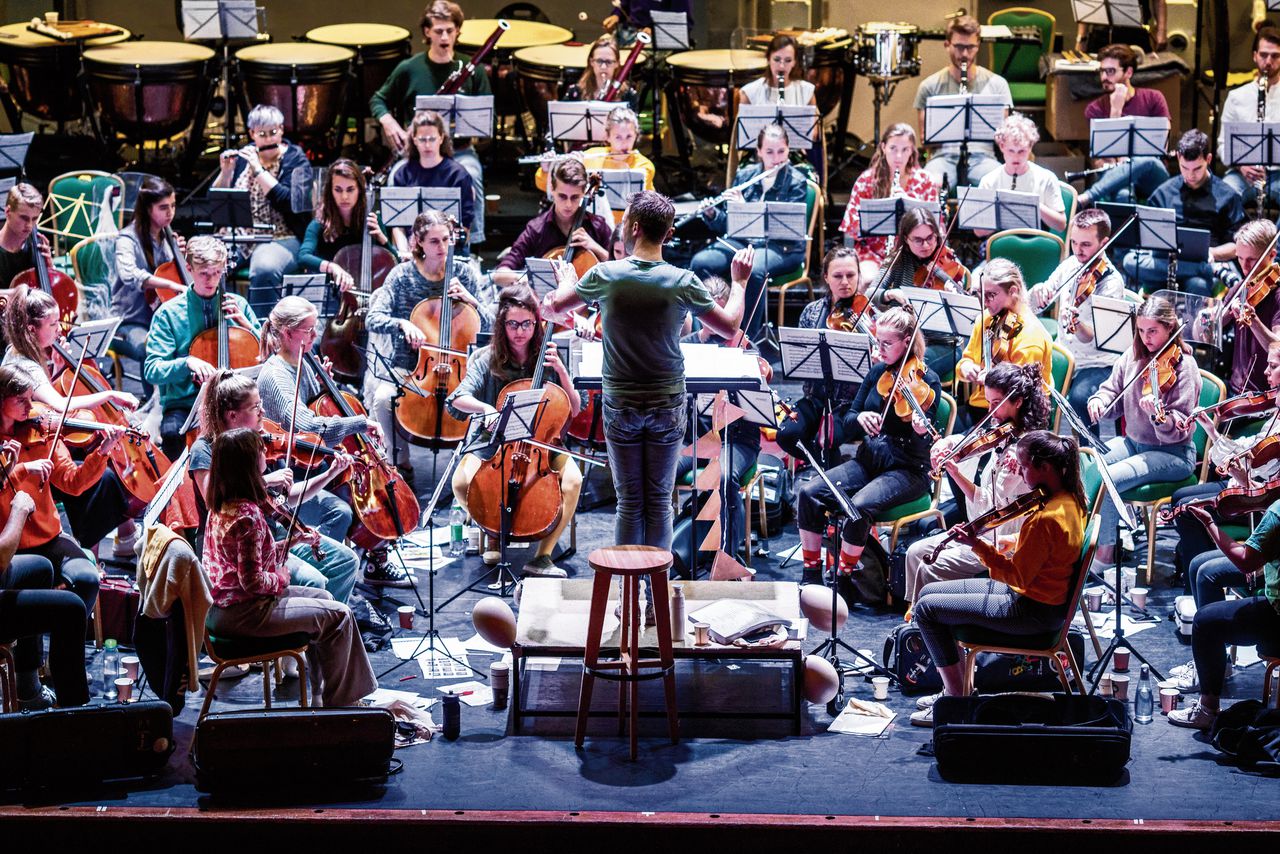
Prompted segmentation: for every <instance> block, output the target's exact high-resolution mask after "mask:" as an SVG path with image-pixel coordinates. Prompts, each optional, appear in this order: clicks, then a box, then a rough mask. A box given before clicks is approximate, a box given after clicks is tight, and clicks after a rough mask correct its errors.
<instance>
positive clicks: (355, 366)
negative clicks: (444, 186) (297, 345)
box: [320, 169, 396, 383]
mask: <svg viewBox="0 0 1280 854" xmlns="http://www.w3.org/2000/svg"><path fill="white" fill-rule="evenodd" d="M364 174H365V180H366V181H368V183H369V187H370V190H371V194H370V199H371V201H370V203H369V205H368V209H367V210H366V211H365V220H366V221H365V222H364V223H362V225H363V227H364V236H363V237H362V238H361V239H360V244H359V245H358V246H357V245H355V244H352V245H351V246H344V247H342V248H341V249H339V250H338V252H337V254H335V255H334V256H333V263H335V264H337V265H338V266H339V267H341V268H342V269H344V270H359V271H360V272H359V274H358V275H357V276H355V280H356V283H355V287H353V288H352V289H351V290H349V291H347V292H346V293H344V294H342V295H341V296H340V300H341V301H340V303H339V305H338V313H337V315H335V316H334V317H333V318H331V319H330V320H329V322H328V323H326V324H325V327H324V332H322V333H321V334H320V355H321V356H325V357H326V358H328V359H329V363H330V364H331V365H333V375H334V376H336V377H337V378H338V379H340V380H342V381H343V382H347V383H358V382H360V380H361V378H363V377H364V369H365V363H364V356H363V355H361V354H360V351H359V350H357V349H356V346H355V345H356V343H357V342H358V341H359V340H360V337H361V335H362V334H363V332H364V313H365V311H367V310H368V308H369V298H370V296H371V295H372V294H373V292H374V291H376V290H377V289H378V288H380V287H382V283H383V282H384V281H386V279H387V274H389V273H390V272H391V271H392V269H394V268H395V266H396V259H395V256H394V255H392V254H391V253H390V252H389V251H388V250H387V249H386V247H384V246H375V245H374V243H373V234H372V233H371V232H370V231H369V225H368V222H367V220H368V217H369V213H370V212H371V211H376V210H377V209H378V199H379V194H380V191H381V190H382V182H383V180H385V177H386V176H385V173H380V174H379V175H377V176H374V177H372V178H370V176H371V175H373V170H371V169H365V170H364Z"/></svg>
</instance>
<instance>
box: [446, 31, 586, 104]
mask: <svg viewBox="0 0 1280 854" xmlns="http://www.w3.org/2000/svg"><path fill="white" fill-rule="evenodd" d="M507 23H508V24H510V26H509V27H508V28H507V31H506V32H504V33H503V34H502V37H501V38H500V39H498V44H497V46H496V47H495V48H494V51H493V54H492V55H491V56H490V57H489V59H488V61H486V62H485V67H486V69H487V70H488V74H489V86H490V88H491V89H493V106H494V110H495V111H496V113H497V114H498V115H500V116H518V115H520V112H521V110H522V109H523V107H522V106H521V100H520V93H519V92H518V91H517V90H516V85H517V84H516V71H515V66H514V65H513V64H512V55H513V54H514V53H515V52H516V51H517V50H520V49H522V48H527V47H539V46H542V45H552V44H564V43H565V42H567V41H569V40H570V39H572V38H573V33H572V32H571V31H569V30H566V29H565V28H564V27H557V26H555V25H554V24H543V23H541V22H539V21H508V22H507ZM497 26H498V19H497V18H468V19H467V20H466V21H464V22H463V24H462V30H461V31H460V32H459V33H458V49H459V50H463V51H466V52H468V53H474V52H475V51H476V50H478V49H479V48H480V46H481V45H483V44H484V43H485V42H486V41H487V40H488V38H489V36H490V35H491V34H492V33H493V31H494V29H495V28H496V27H497ZM584 67H585V64H584ZM534 115H537V113H534ZM543 115H545V113H544V114H543Z"/></svg>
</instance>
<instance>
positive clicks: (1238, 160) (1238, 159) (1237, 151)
mask: <svg viewBox="0 0 1280 854" xmlns="http://www.w3.org/2000/svg"><path fill="white" fill-rule="evenodd" d="M1222 133H1223V139H1224V141H1225V143H1226V144H1225V145H1224V146H1223V147H1224V148H1225V149H1226V161H1227V164H1228V165H1230V166H1259V167H1261V168H1262V169H1263V171H1264V172H1266V177H1265V178H1263V182H1262V186H1263V190H1262V196H1261V200H1260V201H1261V204H1259V206H1258V216H1259V217H1260V218H1263V219H1265V218H1266V216H1267V204H1268V203H1269V201H1270V199H1271V172H1272V170H1273V169H1274V168H1275V167H1276V166H1280V122H1225V123H1224V124H1223V125H1222Z"/></svg>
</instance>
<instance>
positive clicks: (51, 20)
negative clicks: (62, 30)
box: [44, 12, 58, 26]
mask: <svg viewBox="0 0 1280 854" xmlns="http://www.w3.org/2000/svg"><path fill="white" fill-rule="evenodd" d="M44 22H45V23H46V24H48V25H50V26H53V25H54V24H57V23H58V13H57V12H45V13H44Z"/></svg>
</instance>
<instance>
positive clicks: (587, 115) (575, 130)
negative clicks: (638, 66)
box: [547, 101, 620, 143]
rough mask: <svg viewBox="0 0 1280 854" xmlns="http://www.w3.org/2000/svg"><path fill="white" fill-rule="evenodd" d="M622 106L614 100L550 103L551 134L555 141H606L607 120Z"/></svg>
mask: <svg viewBox="0 0 1280 854" xmlns="http://www.w3.org/2000/svg"><path fill="white" fill-rule="evenodd" d="M618 106H620V105H619V104H616V103H614V102H613V101H550V102H548V103H547V133H548V134H549V135H550V137H551V139H552V140H553V141H554V142H587V143H596V142H604V140H605V138H606V132H605V120H606V119H608V118H609V113H611V112H612V111H613V110H615V109H617V108H618Z"/></svg>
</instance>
